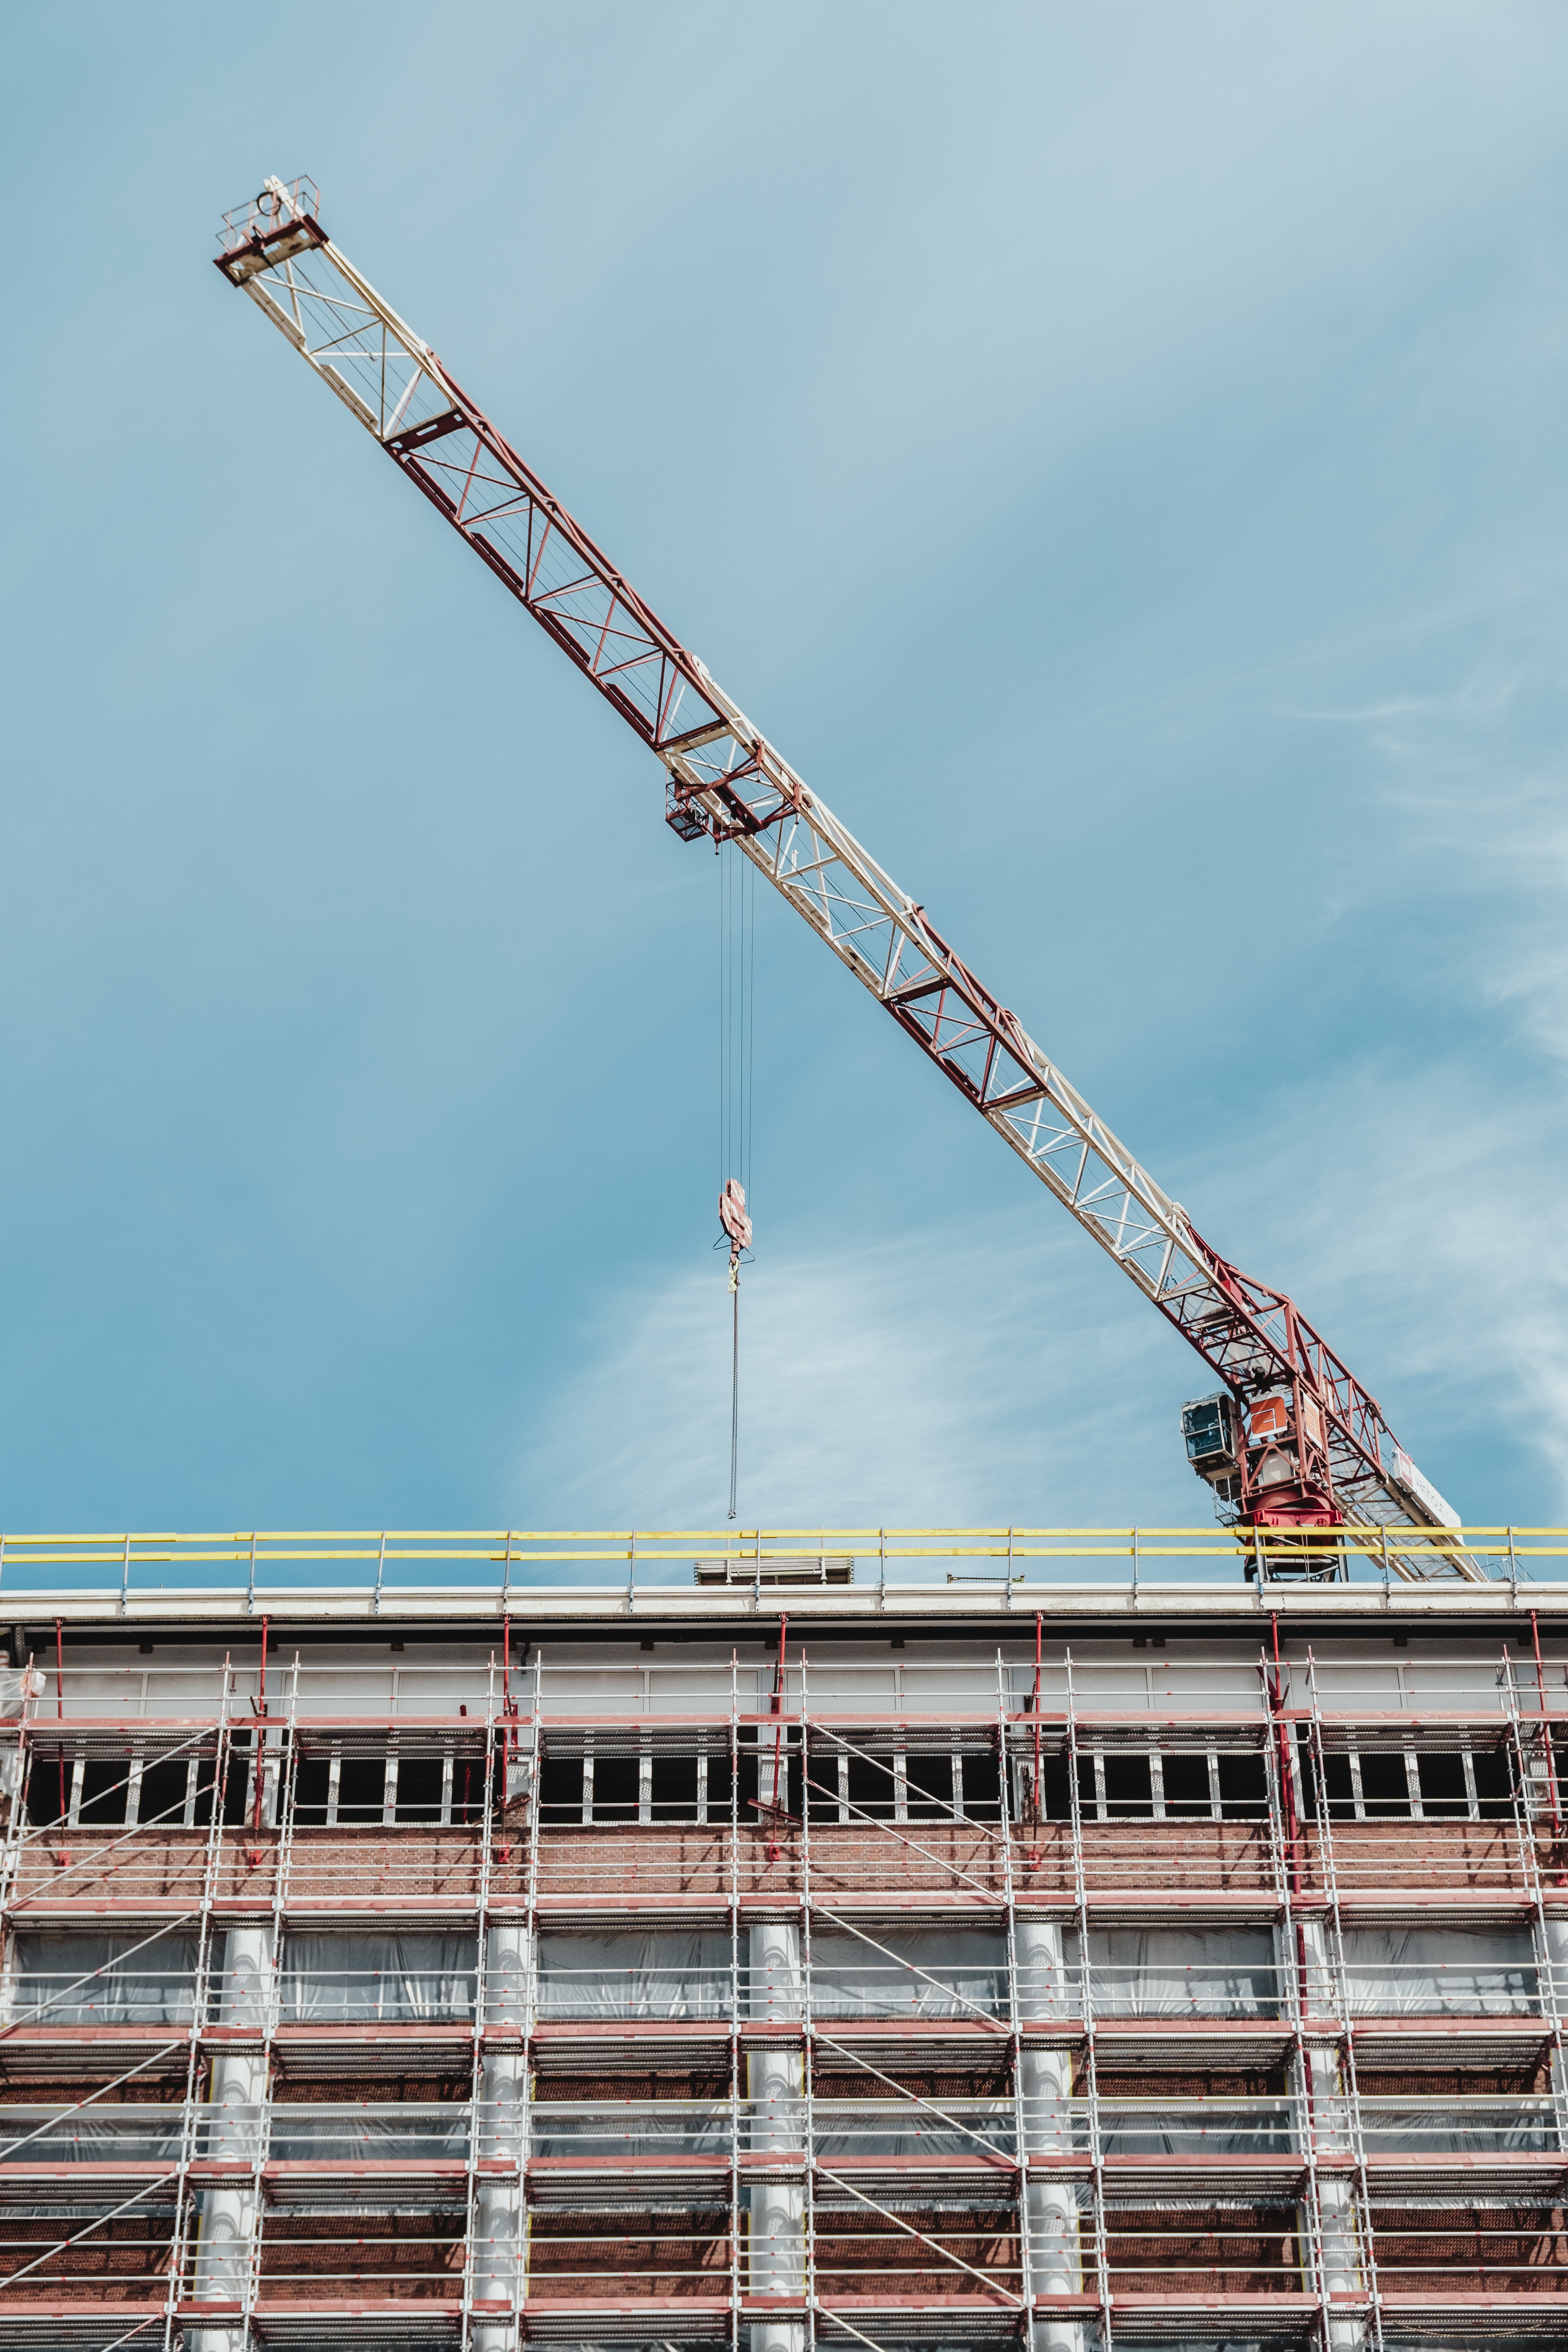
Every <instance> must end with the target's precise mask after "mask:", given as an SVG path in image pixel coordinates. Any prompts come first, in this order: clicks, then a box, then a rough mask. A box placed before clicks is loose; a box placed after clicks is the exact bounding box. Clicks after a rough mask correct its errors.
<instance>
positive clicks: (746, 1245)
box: [719, 1176, 752, 1256]
mask: <svg viewBox="0 0 1568 2352" xmlns="http://www.w3.org/2000/svg"><path fill="white" fill-rule="evenodd" d="M719 1223H721V1225H722V1226H723V1228H724V1231H725V1232H726V1234H728V1235H729V1237H730V1247H731V1251H732V1252H733V1253H734V1255H736V1256H739V1255H740V1253H741V1252H742V1250H743V1249H750V1248H751V1246H752V1221H751V1219H750V1217H748V1216H747V1214H746V1196H745V1193H744V1192H742V1189H741V1187H740V1185H739V1184H737V1183H736V1181H735V1180H734V1178H733V1177H732V1176H731V1177H730V1178H728V1179H727V1180H726V1182H725V1185H724V1190H723V1191H722V1192H721V1193H720V1195H719Z"/></svg>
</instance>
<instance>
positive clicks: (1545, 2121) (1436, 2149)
mask: <svg viewBox="0 0 1568 2352" xmlns="http://www.w3.org/2000/svg"><path fill="white" fill-rule="evenodd" d="M1361 2113H1362V2137H1363V2140H1364V2142H1365V2145H1366V2151H1367V2154H1368V2155H1369V2156H1481V2155H1539V2154H1541V2153H1542V2152H1543V2151H1547V2152H1553V2151H1555V2150H1557V2149H1558V2148H1559V2147H1561V2146H1562V2140H1561V2138H1560V2137H1559V2133H1558V2126H1557V2116H1556V2111H1555V2109H1554V2107H1553V2105H1552V2101H1551V2099H1549V2098H1513V2099H1479V2098H1458V2099H1441V2100H1439V2099H1408V2100H1406V2099H1366V2098H1363V2100H1362V2103H1361Z"/></svg>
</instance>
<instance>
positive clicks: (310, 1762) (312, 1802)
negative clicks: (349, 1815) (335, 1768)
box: [294, 1756, 332, 1830]
mask: <svg viewBox="0 0 1568 2352" xmlns="http://www.w3.org/2000/svg"><path fill="white" fill-rule="evenodd" d="M331 1769H332V1768H331V1760H330V1759H329V1758H327V1757H325V1756H301V1757H300V1761H299V1763H298V1764H297V1765H296V1766H295V1768H294V1822H295V1826H296V1827H297V1828H299V1829H302V1830H321V1829H325V1827H326V1825H327V1781H328V1778H329V1776H330V1774H331Z"/></svg>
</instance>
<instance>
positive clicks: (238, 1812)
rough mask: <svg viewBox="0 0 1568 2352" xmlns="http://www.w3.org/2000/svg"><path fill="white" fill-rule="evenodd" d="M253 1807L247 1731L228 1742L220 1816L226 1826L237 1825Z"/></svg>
mask: <svg viewBox="0 0 1568 2352" xmlns="http://www.w3.org/2000/svg"><path fill="white" fill-rule="evenodd" d="M255 1811H256V1759H255V1757H254V1756H253V1755H252V1754H251V1750H250V1734H249V1733H248V1732H247V1731H241V1732H238V1733H237V1735H236V1736H235V1738H233V1739H232V1740H231V1741H230V1743H229V1750H228V1767H227V1769H226V1772H225V1773H224V1779H223V1817H224V1820H225V1822H226V1823H227V1825H228V1827H229V1828H230V1829H238V1828H240V1827H241V1826H242V1825H243V1823H245V1822H248V1821H250V1820H251V1819H252V1818H253V1817H254V1814H255ZM146 1818H147V1775H146V1773H145V1772H144V1773H143V1774H142V1820H143V1821H145V1820H146Z"/></svg>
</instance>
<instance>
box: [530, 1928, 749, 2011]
mask: <svg viewBox="0 0 1568 2352" xmlns="http://www.w3.org/2000/svg"><path fill="white" fill-rule="evenodd" d="M730 2003H731V1943H730V1938H729V1936H728V1935H727V1934H724V1933H722V1932H721V1931H717V1930H709V1929H701V1928H698V1929H693V1930H689V1931H685V1932H677V1933H674V1934H664V1935H644V1934H642V1933H639V1932H637V1931H635V1930H627V1931H626V1932H624V1933H618V1934H609V1935H570V1934H566V1933H562V1934H559V1935H542V1936H541V1937H540V1938H539V2014H540V2016H541V2017H542V2018H563V2017H694V2018H702V2017H728V2016H729V2014H730Z"/></svg>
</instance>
